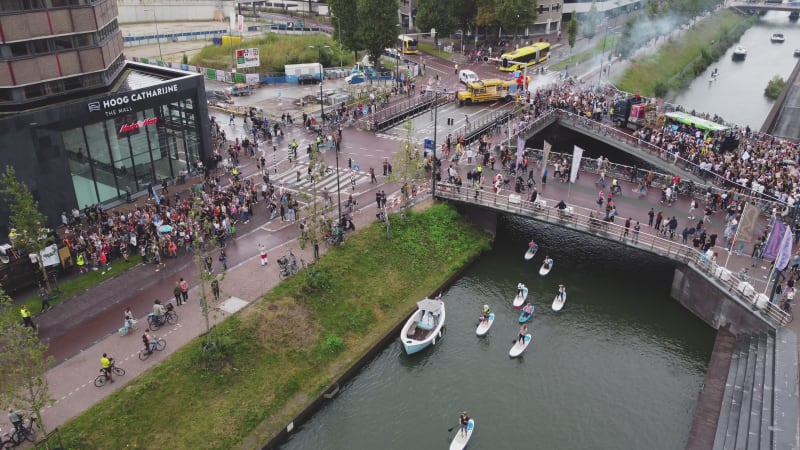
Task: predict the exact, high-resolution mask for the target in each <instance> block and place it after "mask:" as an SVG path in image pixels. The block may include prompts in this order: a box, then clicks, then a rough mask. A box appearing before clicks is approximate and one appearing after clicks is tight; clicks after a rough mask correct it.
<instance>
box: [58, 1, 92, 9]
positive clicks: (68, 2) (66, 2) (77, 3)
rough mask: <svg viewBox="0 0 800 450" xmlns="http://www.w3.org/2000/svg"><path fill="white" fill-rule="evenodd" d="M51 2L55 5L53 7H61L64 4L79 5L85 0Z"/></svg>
mask: <svg viewBox="0 0 800 450" xmlns="http://www.w3.org/2000/svg"><path fill="white" fill-rule="evenodd" d="M50 3H51V4H52V5H53V8H59V7H62V6H77V5H81V4H83V3H84V0H50Z"/></svg>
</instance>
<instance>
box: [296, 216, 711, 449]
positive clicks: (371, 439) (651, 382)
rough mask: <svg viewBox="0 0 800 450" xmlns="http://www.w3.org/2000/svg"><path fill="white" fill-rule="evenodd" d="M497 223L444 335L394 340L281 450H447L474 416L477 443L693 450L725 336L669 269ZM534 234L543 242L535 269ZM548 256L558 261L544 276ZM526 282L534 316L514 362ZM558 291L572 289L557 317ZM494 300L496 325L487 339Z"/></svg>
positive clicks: (617, 250) (568, 236)
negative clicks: (699, 411) (708, 379)
mask: <svg viewBox="0 0 800 450" xmlns="http://www.w3.org/2000/svg"><path fill="white" fill-rule="evenodd" d="M498 227H499V228H498V232H497V236H498V239H497V241H496V245H495V248H494V249H493V251H492V252H491V253H489V254H487V255H485V256H484V257H482V258H481V259H480V260H479V261H477V262H476V263H475V264H474V265H473V266H471V267H470V268H469V270H467V271H466V273H464V275H463V276H462V277H461V278H460V279H459V280H458V281H457V282H456V283H455V284H454V285H453V286H452V287H451V288H450V289H449V290H448V291H447V292H445V293H444V297H443V298H444V300H445V302H446V308H447V319H446V326H447V329H446V333H445V336H444V337H443V338H442V340H441V341H439V342H437V344H436V346H435V347H433V348H429V349H426V350H425V351H423V352H422V353H418V354H416V355H412V356H407V355H405V354H404V352H403V349H402V345H401V344H400V342H399V340H395V341H394V342H392V343H391V344H390V345H388V346H387V347H386V348H385V349H384V350H383V351H382V352H381V353H379V354H378V356H377V357H376V358H375V359H374V360H373V361H372V362H371V363H369V364H368V365H367V366H366V367H365V368H364V369H363V370H362V372H361V373H360V374H359V375H357V376H356V377H355V378H354V379H353V380H352V381H351V382H350V383H348V384H347V386H344V387H343V390H342V391H341V393H340V394H339V396H338V397H337V398H336V399H335V400H334V401H332V402H330V403H328V404H327V405H326V406H325V407H323V408H322V409H321V410H320V411H319V412H318V413H317V414H316V415H315V416H314V417H313V418H312V419H311V420H310V421H309V422H307V423H306V424H304V425H303V426H302V427H301V428H300V430H299V431H297V432H296V433H295V434H294V435H293V436H292V437H291V439H290V440H289V441H288V442H287V443H286V444H284V445H283V447H282V448H283V449H287V450H289V449H292V450H293V449H298V450H300V449H303V450H306V449H331V450H334V449H354V450H356V449H365V450H366V449H380V450H392V449H398V450H401V449H402V450H407V449H409V448H413V449H438V448H447V445H448V442H449V440H450V438H452V436H453V435H454V433H455V431H453V432H450V433H448V431H447V430H448V428H450V427H453V426H454V425H455V424H456V423H457V419H458V413H459V412H460V411H463V410H467V411H468V412H469V414H470V415H471V417H473V418H474V419H475V421H476V428H475V434H474V435H473V438H472V441H471V443H470V448H472V449H492V450H501V449H513V450H519V449H521V448H543V449H582V450H585V449H612V448H648V449H664V450H667V449H669V450H674V449H677V448H683V447H684V446H685V443H686V440H687V436H688V432H689V427H690V424H691V419H692V413H693V410H694V405H695V402H696V399H697V395H698V392H699V389H700V387H701V385H702V382H703V377H704V373H705V370H706V366H707V363H708V360H709V358H710V355H711V350H712V347H713V341H714V331H713V330H712V329H711V328H709V327H707V326H706V325H705V324H704V323H702V322H701V321H700V320H699V319H697V318H695V317H694V316H693V315H692V314H690V313H689V312H688V311H686V310H684V309H683V308H682V307H681V306H680V305H679V304H678V303H677V302H675V301H673V300H671V299H670V297H669V290H670V283H671V279H672V274H673V266H672V264H671V262H669V261H667V260H664V259H661V258H657V257H655V256H652V255H649V254H647V253H643V252H638V251H633V250H630V249H628V248H623V247H621V246H620V245H619V244H615V243H613V242H609V241H605V240H600V239H596V238H593V237H590V236H586V235H583V234H579V233H575V232H571V231H569V230H564V229H561V228H558V227H555V226H551V225H546V224H540V223H537V222H533V221H528V220H523V219H519V218H503V219H501V220H500V223H499V225H498ZM531 238H534V239H535V240H536V241H537V242H538V243H539V244H540V246H541V248H540V250H539V253H538V254H537V255H536V258H535V259H534V260H533V261H531V262H526V261H524V260H523V258H522V256H523V253H524V252H525V249H526V248H527V242H528V241H529V240H530V239H531ZM545 254H549V255H550V256H551V257H553V259H554V260H555V264H554V266H553V270H552V271H551V272H550V274H549V275H547V276H546V277H540V276H539V275H538V273H537V272H538V269H539V266H540V265H541V263H542V259H543V258H544V257H545ZM517 282H524V283H525V284H527V286H528V287H529V289H530V292H531V293H530V295H529V297H528V299H529V300H532V302H533V304H534V305H535V307H536V317H534V318H533V320H532V321H531V322H530V323H529V330H530V331H531V333H532V335H533V342H532V344H531V345H530V346H529V347H528V349H527V350H526V352H525V353H524V354H523V357H522V358H519V359H510V358H509V356H508V351H509V349H510V348H511V345H512V341H513V340H514V339H515V338H516V335H517V332H518V329H519V324H518V320H517V318H518V313H517V312H516V311H514V309H513V307H512V305H511V302H512V300H513V297H514V295H516V285H517ZM559 283H563V284H565V285H566V286H567V288H568V293H569V295H568V299H567V303H566V306H565V308H564V309H563V310H562V311H561V312H560V313H554V312H553V311H552V310H551V308H550V304H551V302H552V300H553V297H554V295H555V293H556V290H557V286H558V284H559ZM484 303H486V304H489V305H490V306H491V307H492V310H493V311H494V312H495V313H496V316H497V317H496V319H495V322H494V325H493V326H492V329H491V330H490V332H489V335H488V336H487V337H484V338H478V337H477V336H476V335H475V327H476V324H477V317H478V315H479V312H480V309H481V306H482V305H483V304H484Z"/></svg>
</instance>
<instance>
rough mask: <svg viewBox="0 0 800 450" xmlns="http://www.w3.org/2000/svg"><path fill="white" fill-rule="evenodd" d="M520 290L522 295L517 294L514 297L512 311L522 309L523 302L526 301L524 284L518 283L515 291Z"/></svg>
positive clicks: (526, 290)
mask: <svg viewBox="0 0 800 450" xmlns="http://www.w3.org/2000/svg"><path fill="white" fill-rule="evenodd" d="M520 289H522V295H519V294H517V295H516V296H514V309H520V308H522V305H524V304H525V300H527V299H528V288H527V287H526V286H525V285H524V284H522V283H519V284H518V285H517V291H519V290H520Z"/></svg>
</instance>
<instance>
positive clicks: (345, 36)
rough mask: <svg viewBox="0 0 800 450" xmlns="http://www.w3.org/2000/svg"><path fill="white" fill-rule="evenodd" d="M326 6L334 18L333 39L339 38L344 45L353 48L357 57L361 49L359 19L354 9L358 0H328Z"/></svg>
mask: <svg viewBox="0 0 800 450" xmlns="http://www.w3.org/2000/svg"><path fill="white" fill-rule="evenodd" d="M328 6H329V7H330V10H331V13H332V14H333V16H334V17H336V20H333V21H332V22H331V23H332V24H333V31H334V35H333V39H334V40H337V41H338V40H339V37H341V42H342V45H343V46H344V47H347V48H349V49H350V50H353V53H354V54H355V55H356V59H358V51H359V50H361V49H363V48H364V47H363V46H362V43H361V40H360V39H361V36H360V32H359V30H360V26H361V23H360V20H359V17H358V14H356V13H355V12H356V10H357V7H358V0H328Z"/></svg>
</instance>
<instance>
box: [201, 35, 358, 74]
mask: <svg viewBox="0 0 800 450" xmlns="http://www.w3.org/2000/svg"><path fill="white" fill-rule="evenodd" d="M309 45H327V46H330V48H323V49H321V52H318V51H317V49H316V48H308V46H309ZM237 48H258V49H259V57H260V61H261V66H260V67H258V68H257V72H258V73H283V71H284V66H285V65H286V64H303V63H315V62H322V65H323V67H339V62H340V58H341V61H342V64H343V65H344V67H349V66H352V65H353V53H352V52H350V51H348V50H342V51H341V55H340V51H339V45H338V43H337V42H335V41H333V40H332V39H331V38H329V37H328V36H324V35H319V34H314V35H297V36H294V35H285V34H281V35H279V34H275V33H269V34H266V35H264V36H261V37H258V38H255V39H245V40H244V41H242V43H240V44H234V45H233V48H231V46H229V45H209V46H207V47H204V48H203V49H202V50H200V52H199V53H197V54H196V55H194V56H193V57H192V58H191V59H190V60H189V64H192V65H195V66H199V67H208V68H212V69H220V70H230V69H231V67H232V66H231V64H232V63H233V53H232V52H234V51H235V49H237ZM250 70H252V69H250Z"/></svg>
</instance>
